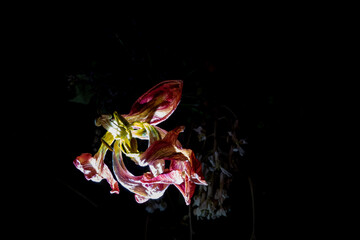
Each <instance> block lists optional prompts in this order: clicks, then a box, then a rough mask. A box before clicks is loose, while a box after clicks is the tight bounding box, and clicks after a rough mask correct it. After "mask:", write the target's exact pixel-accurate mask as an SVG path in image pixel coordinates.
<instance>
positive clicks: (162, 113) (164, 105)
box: [123, 80, 183, 125]
mask: <svg viewBox="0 0 360 240" xmlns="http://www.w3.org/2000/svg"><path fill="white" fill-rule="evenodd" d="M182 88H183V82H182V81H181V80H168V81H163V82H161V83H159V84H157V85H155V86H154V87H152V88H151V89H150V90H149V91H147V92H146V93H144V94H143V95H142V96H141V97H140V98H138V100H136V102H135V103H134V104H133V105H132V107H131V110H130V113H129V114H127V115H123V116H124V117H125V118H126V119H127V121H129V122H130V123H132V122H146V123H150V124H152V125H156V124H159V123H161V122H163V121H165V120H166V119H167V118H168V117H169V116H170V115H171V114H172V113H173V112H174V111H175V109H176V107H177V106H178V104H179V102H180V99H181V92H182Z"/></svg>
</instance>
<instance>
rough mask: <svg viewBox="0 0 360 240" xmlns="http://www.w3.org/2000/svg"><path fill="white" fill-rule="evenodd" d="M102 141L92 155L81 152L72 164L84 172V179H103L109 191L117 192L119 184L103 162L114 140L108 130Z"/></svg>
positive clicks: (96, 180)
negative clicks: (108, 186)
mask: <svg viewBox="0 0 360 240" xmlns="http://www.w3.org/2000/svg"><path fill="white" fill-rule="evenodd" d="M102 140H103V142H102V143H101V145H100V148H99V151H98V152H97V153H96V154H95V155H94V157H93V156H92V155H91V154H90V153H83V154H81V155H80V156H78V157H77V158H76V159H75V160H74V161H73V163H74V165H75V167H76V168H77V169H79V170H80V171H81V172H82V173H84V175H85V178H86V180H92V181H94V182H100V181H101V180H103V179H106V181H107V182H108V183H109V184H110V186H111V189H112V190H111V191H110V193H117V194H118V193H119V192H120V189H119V185H118V183H117V182H116V180H115V179H114V177H113V175H112V174H111V171H110V169H109V168H108V166H106V165H105V164H104V157H105V154H106V152H107V150H108V148H109V145H111V144H112V142H113V141H114V137H113V135H112V134H111V133H110V132H107V133H106V134H105V135H104V137H103V138H102Z"/></svg>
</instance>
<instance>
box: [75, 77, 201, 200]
mask: <svg viewBox="0 0 360 240" xmlns="http://www.w3.org/2000/svg"><path fill="white" fill-rule="evenodd" d="M182 87H183V82H182V81H181V80H169V81H164V82H161V83H159V84H157V85H156V86H154V87H153V88H151V89H150V90H149V91H147V92H146V93H145V94H143V95H142V96H141V97H140V98H139V99H138V100H137V101H136V102H135V103H134V104H133V106H132V108H131V110H130V113H129V114H122V115H120V114H118V113H117V112H114V113H113V114H112V115H102V116H100V117H99V118H97V119H96V121H95V124H96V125H97V126H102V127H104V128H105V129H106V130H107V132H106V134H105V135H104V136H103V138H102V139H101V145H100V148H99V150H98V152H97V153H96V154H95V155H94V156H92V155H91V154H89V153H83V154H81V155H80V156H78V157H77V158H76V159H75V160H74V165H75V166H76V167H77V168H78V169H79V170H80V171H82V172H83V173H84V175H85V178H86V179H87V180H92V181H95V182H99V181H101V180H102V179H105V180H107V182H108V183H109V184H110V187H111V189H112V190H111V191H110V192H111V193H119V191H120V190H119V186H118V183H120V184H121V185H122V186H123V187H124V188H126V189H128V190H129V191H131V192H133V193H134V194H135V199H136V201H137V202H138V203H143V202H146V201H147V200H148V199H158V198H160V197H161V196H162V195H163V194H164V192H165V191H166V189H167V188H168V187H169V186H170V185H174V186H176V187H177V188H178V189H179V191H180V192H181V194H182V195H183V197H184V199H185V203H186V204H187V205H189V204H190V202H191V197H192V196H193V194H194V191H195V184H198V185H207V183H206V182H205V180H204V176H203V174H202V170H201V163H200V162H199V160H198V159H197V158H196V157H195V154H194V152H193V151H192V150H191V149H185V148H183V147H182V145H181V143H180V142H179V141H178V140H177V138H178V135H179V134H180V133H181V132H182V131H184V127H183V126H179V127H176V128H175V129H173V130H171V131H169V132H167V131H166V130H164V129H161V128H160V127H158V126H156V125H157V124H159V123H161V122H163V121H165V120H166V119H167V118H168V117H169V116H170V115H171V114H172V113H173V112H174V111H175V109H176V107H177V106H178V104H179V102H180V98H181V92H182ZM136 138H138V139H142V140H148V148H147V149H146V151H144V152H140V151H139V150H138V146H137V141H136ZM107 151H111V152H112V169H113V172H114V175H115V178H114V177H113V175H112V173H111V171H110V169H109V167H108V166H107V165H106V164H105V163H104V158H105V154H106V153H107ZM124 155H125V156H127V157H129V158H130V159H131V160H132V161H133V162H134V163H136V164H137V165H139V166H142V167H145V166H149V169H150V172H146V173H144V174H143V175H140V176H135V175H133V174H132V173H131V172H130V171H129V170H128V169H127V168H126V166H125V163H124V161H123V156H124ZM165 161H170V165H169V168H165ZM115 179H116V180H115Z"/></svg>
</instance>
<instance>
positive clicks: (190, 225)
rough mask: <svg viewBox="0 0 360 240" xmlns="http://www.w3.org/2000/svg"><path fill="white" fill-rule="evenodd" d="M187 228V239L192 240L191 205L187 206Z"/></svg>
mask: <svg viewBox="0 0 360 240" xmlns="http://www.w3.org/2000/svg"><path fill="white" fill-rule="evenodd" d="M189 228H190V232H189V235H190V236H189V239H190V240H192V235H193V230H192V221H191V205H190V204H189Z"/></svg>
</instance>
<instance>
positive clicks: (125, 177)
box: [113, 140, 175, 203]
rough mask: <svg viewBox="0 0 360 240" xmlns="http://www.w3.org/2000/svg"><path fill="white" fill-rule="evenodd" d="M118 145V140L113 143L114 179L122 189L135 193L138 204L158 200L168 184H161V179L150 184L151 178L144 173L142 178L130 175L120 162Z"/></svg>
mask: <svg viewBox="0 0 360 240" xmlns="http://www.w3.org/2000/svg"><path fill="white" fill-rule="evenodd" d="M120 144H121V141H120V140H117V141H115V144H114V151H113V169H114V174H115V176H116V179H117V180H118V181H119V183H120V184H121V185H122V186H123V187H124V188H126V189H128V190H129V191H130V192H133V193H135V199H136V201H137V202H138V203H143V202H146V201H147V200H148V199H158V198H160V197H161V196H162V195H163V194H164V192H165V190H166V189H167V188H168V186H169V184H168V183H161V180H162V179H161V177H159V178H157V179H154V181H153V182H152V180H151V176H150V175H148V174H146V173H145V174H144V175H143V176H134V175H133V174H131V173H130V172H129V171H128V170H127V168H126V166H125V164H124V162H123V160H122V156H121V151H120ZM169 177H170V176H169ZM166 179H168V178H166V177H164V178H163V180H162V181H163V182H166ZM174 182H175V181H174Z"/></svg>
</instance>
